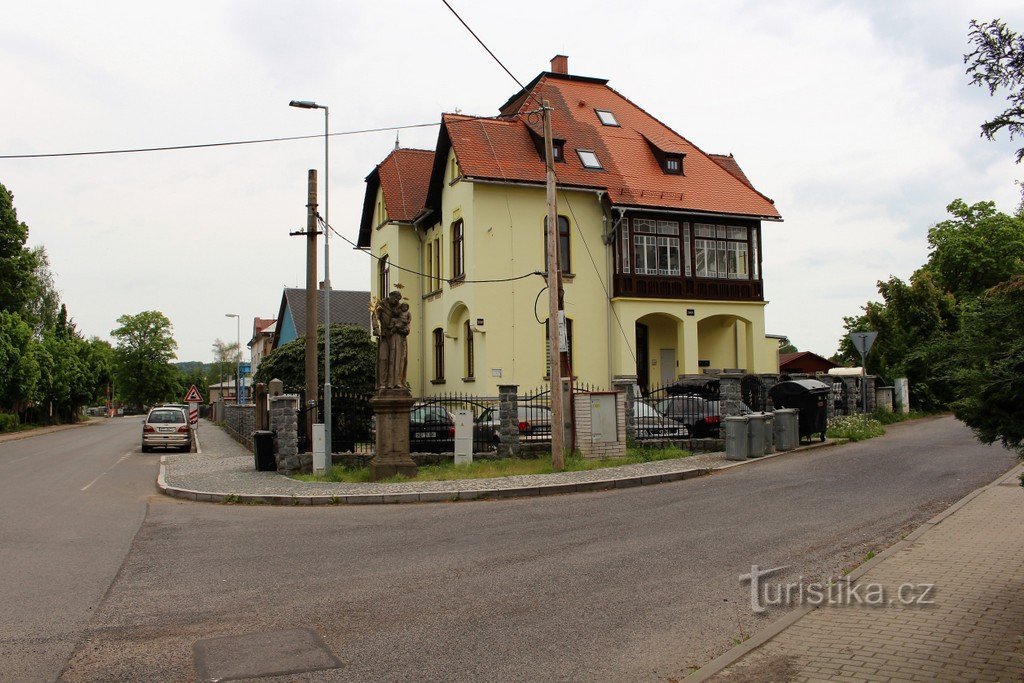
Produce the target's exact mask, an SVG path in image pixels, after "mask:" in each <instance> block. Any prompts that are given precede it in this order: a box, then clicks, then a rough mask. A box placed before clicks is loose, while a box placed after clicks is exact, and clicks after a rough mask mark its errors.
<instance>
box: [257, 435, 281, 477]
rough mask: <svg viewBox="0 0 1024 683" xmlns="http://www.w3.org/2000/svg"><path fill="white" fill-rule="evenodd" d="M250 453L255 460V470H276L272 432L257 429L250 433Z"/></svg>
mask: <svg viewBox="0 0 1024 683" xmlns="http://www.w3.org/2000/svg"><path fill="white" fill-rule="evenodd" d="M252 455H253V458H254V459H255V461H256V471H257V472H276V471H277V460H276V459H275V458H274V432H271V431H267V430H263V429H257V430H256V431H255V432H253V433H252Z"/></svg>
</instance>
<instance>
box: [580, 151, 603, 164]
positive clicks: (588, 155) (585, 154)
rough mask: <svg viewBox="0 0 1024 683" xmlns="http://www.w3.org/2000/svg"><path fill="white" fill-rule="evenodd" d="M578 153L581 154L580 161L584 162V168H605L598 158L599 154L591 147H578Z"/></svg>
mask: <svg viewBox="0 0 1024 683" xmlns="http://www.w3.org/2000/svg"><path fill="white" fill-rule="evenodd" d="M576 153H577V154H579V155H580V163H581V164H583V168H604V166H602V165H601V162H600V161H598V160H597V155H596V154H594V153H593V152H592V151H591V150H589V149H578V150H576Z"/></svg>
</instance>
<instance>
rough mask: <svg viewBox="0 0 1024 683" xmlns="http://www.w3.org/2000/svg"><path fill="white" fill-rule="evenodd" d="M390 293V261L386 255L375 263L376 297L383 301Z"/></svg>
mask: <svg viewBox="0 0 1024 683" xmlns="http://www.w3.org/2000/svg"><path fill="white" fill-rule="evenodd" d="M390 291H391V261H389V260H388V257H387V255H384V256H383V257H381V259H380V261H378V262H377V296H378V297H380V298H381V299H383V298H384V297H386V296H387V295H388V292H390Z"/></svg>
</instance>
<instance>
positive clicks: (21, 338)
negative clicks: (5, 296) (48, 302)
mask: <svg viewBox="0 0 1024 683" xmlns="http://www.w3.org/2000/svg"><path fill="white" fill-rule="evenodd" d="M36 346H37V344H36V342H35V341H34V339H33V337H32V328H31V327H30V326H29V324H28V323H27V322H25V321H24V320H22V318H21V316H20V315H18V314H17V313H10V312H7V311H3V310H0V409H4V410H8V411H11V412H14V413H23V412H24V410H25V409H26V408H27V407H28V405H29V403H31V402H32V401H34V400H36V398H37V396H38V393H37V392H38V387H39V361H38V359H37V353H36Z"/></svg>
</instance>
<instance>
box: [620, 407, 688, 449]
mask: <svg viewBox="0 0 1024 683" xmlns="http://www.w3.org/2000/svg"><path fill="white" fill-rule="evenodd" d="M633 421H634V422H635V424H636V438H637V439H638V440H640V441H649V440H652V439H688V438H690V432H689V430H687V428H686V425H684V424H681V423H679V422H676V421H675V420H669V419H668V418H666V417H665V416H664V415H662V414H661V413H659V412H658V411H657V410H656V409H655V407H654V406H652V405H651V404H650V403H645V402H644V401H636V402H635V403H634V404H633Z"/></svg>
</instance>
